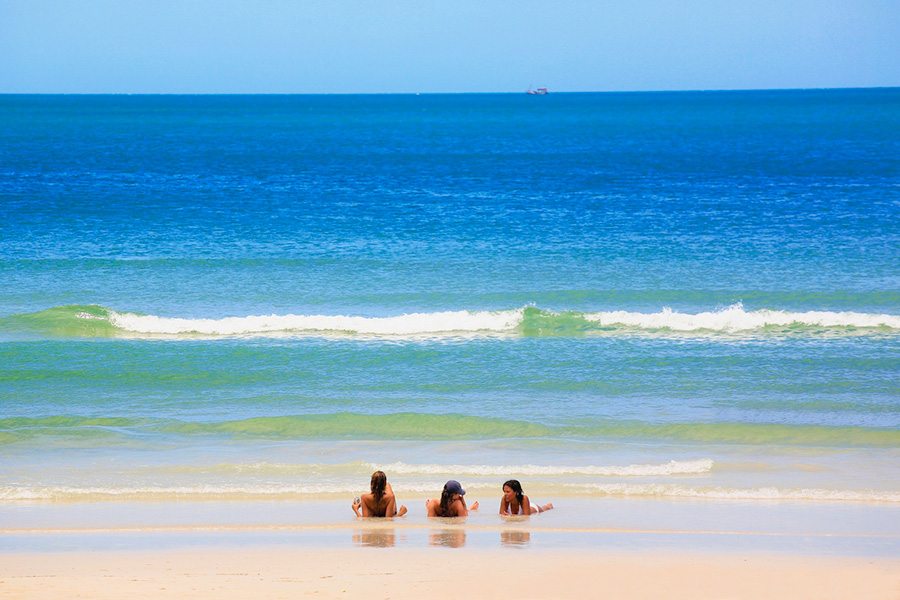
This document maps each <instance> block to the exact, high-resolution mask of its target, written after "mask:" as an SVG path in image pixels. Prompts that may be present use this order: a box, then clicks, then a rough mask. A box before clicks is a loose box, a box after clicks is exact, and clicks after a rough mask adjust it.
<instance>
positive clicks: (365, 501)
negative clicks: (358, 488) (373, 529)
mask: <svg viewBox="0 0 900 600" xmlns="http://www.w3.org/2000/svg"><path fill="white" fill-rule="evenodd" d="M369 488H370V489H371V490H372V492H371V493H369V494H363V495H362V496H360V497H359V498H357V499H356V500H354V501H353V512H355V513H356V516H357V517H358V516H360V514H359V509H360V508H362V516H363V517H402V516H403V515H405V514H406V507H405V506H403V505H402V504H401V505H400V510H399V511H398V510H397V499H396V498H395V497H394V490H392V489H391V484H389V483H388V480H387V475H385V474H384V471H375V472H374V473H372V481H371V483H370V484H369Z"/></svg>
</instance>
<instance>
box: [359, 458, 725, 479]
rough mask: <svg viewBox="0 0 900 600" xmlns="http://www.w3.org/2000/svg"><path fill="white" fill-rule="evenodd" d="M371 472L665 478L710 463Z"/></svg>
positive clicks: (401, 466)
mask: <svg viewBox="0 0 900 600" xmlns="http://www.w3.org/2000/svg"><path fill="white" fill-rule="evenodd" d="M369 466H370V467H371V468H372V469H373V470H375V469H382V470H384V471H386V472H388V473H392V474H393V473H396V474H402V475H429V474H441V473H444V474H446V473H450V474H456V475H459V476H482V475H485V476H487V475H499V476H512V475H516V476H521V477H528V476H551V477H552V476H555V475H593V476H599V477H654V476H667V475H698V474H701V473H709V472H710V471H711V470H712V468H713V461H712V460H710V459H708V458H704V459H700V460H692V461H676V460H672V461H669V462H667V463H663V464H652V465H628V466H592V465H587V466H579V465H571V466H570V465H566V466H560V465H552V466H541V465H505V466H504V465H500V466H487V465H434V464H423V465H414V464H407V463H399V462H398V463H392V464H389V465H374V464H372V465H369Z"/></svg>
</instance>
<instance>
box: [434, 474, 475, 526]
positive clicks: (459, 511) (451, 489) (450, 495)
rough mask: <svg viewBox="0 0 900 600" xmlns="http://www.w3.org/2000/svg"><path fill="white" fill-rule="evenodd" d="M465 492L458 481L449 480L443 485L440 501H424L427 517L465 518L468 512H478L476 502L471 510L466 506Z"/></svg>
mask: <svg viewBox="0 0 900 600" xmlns="http://www.w3.org/2000/svg"><path fill="white" fill-rule="evenodd" d="M465 496H466V490H464V489H463V488H462V486H461V485H459V482H458V481H455V480H453V479H451V480H450V481H448V482H447V483H445V484H444V490H443V491H442V492H441V499H440V500H426V501H425V507H426V508H427V509H428V516H429V517H465V516H466V515H468V514H469V510H478V502H477V501H476V502H475V503H474V504H473V505H472V508H471V509H469V508H468V507H467V506H466V498H465Z"/></svg>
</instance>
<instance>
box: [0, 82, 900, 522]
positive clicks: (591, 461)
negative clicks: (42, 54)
mask: <svg viewBox="0 0 900 600" xmlns="http://www.w3.org/2000/svg"><path fill="white" fill-rule="evenodd" d="M898 157H900V90H897V89H875V90H822V91H773V92H706V93H640V94H551V95H548V96H544V97H532V96H527V95H525V94H498V95H491V94H486V95H426V96H413V95H409V96H407V95H398V96H0V282H2V286H0V457H2V462H3V469H2V470H0V502H3V503H6V504H7V505H10V504H11V503H12V504H15V503H20V502H23V501H32V500H66V501H69V500H79V501H87V502H94V501H97V502H102V501H105V500H112V499H115V500H124V501H132V500H133V501H135V502H139V501H141V502H142V501H146V500H172V499H184V500H210V499H220V498H228V499H233V500H236V501H237V500H258V499H263V500H268V499H271V500H273V501H274V500H278V499H301V500H302V499H307V498H308V499H338V498H341V499H343V498H351V497H352V496H353V495H356V494H357V493H359V491H361V489H364V488H365V487H366V485H367V482H368V477H369V475H370V474H371V471H372V470H374V469H376V468H381V469H384V470H385V471H387V472H388V475H389V477H390V479H391V481H392V483H393V486H394V488H395V490H397V491H398V493H402V494H404V496H406V497H414V496H425V495H432V496H433V495H434V494H435V493H437V491H439V489H440V486H441V485H442V484H443V481H444V480H446V479H448V478H451V477H452V478H456V479H459V480H460V481H461V482H463V484H464V485H465V486H467V487H468V488H469V489H470V490H474V491H476V492H480V493H482V494H485V495H488V494H493V495H498V494H497V493H496V490H497V489H498V488H499V485H500V484H501V483H502V482H503V481H504V480H506V479H508V478H510V477H516V478H518V479H520V480H522V482H523V484H524V485H525V488H526V491H527V492H528V493H529V494H531V496H532V497H539V498H541V499H543V498H551V499H554V498H565V497H578V496H580V497H591V498H593V497H616V498H621V499H628V498H646V497H656V498H698V499H702V500H705V501H709V502H716V501H719V500H728V499H731V500H733V499H739V500H742V501H747V502H757V501H759V502H763V501H771V500H791V501H798V502H825V501H834V502H838V501H843V502H862V503H872V502H881V503H891V504H892V505H893V504H894V503H898V502H900V469H898V465H900V260H898V258H900V158H898Z"/></svg>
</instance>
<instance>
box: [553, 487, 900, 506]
mask: <svg viewBox="0 0 900 600" xmlns="http://www.w3.org/2000/svg"><path fill="white" fill-rule="evenodd" d="M570 487H572V488H573V490H572V491H573V492H575V493H576V495H583V494H584V492H590V493H591V494H595V495H605V496H655V497H674V498H707V499H710V500H805V501H810V500H812V501H843V502H900V492H897V491H890V490H829V489H818V488H803V489H781V488H775V487H761V488H723V487H690V486H683V485H670V484H658V483H645V484H629V483H587V484H571V486H570Z"/></svg>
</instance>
